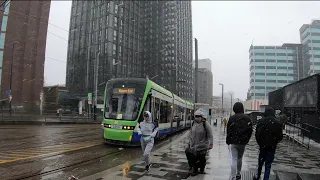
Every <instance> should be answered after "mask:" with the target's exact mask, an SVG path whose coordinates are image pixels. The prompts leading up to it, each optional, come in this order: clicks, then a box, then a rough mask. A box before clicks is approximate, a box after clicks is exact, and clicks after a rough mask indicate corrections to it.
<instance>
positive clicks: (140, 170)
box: [83, 124, 320, 180]
mask: <svg viewBox="0 0 320 180" xmlns="http://www.w3.org/2000/svg"><path fill="white" fill-rule="evenodd" d="M212 128H213V132H214V146H213V149H212V150H211V151H210V152H209V154H208V157H207V159H208V160H207V166H206V170H205V172H206V174H205V175H202V174H199V175H197V176H195V177H191V176H189V175H188V163H187V160H186V156H185V154H184V150H185V147H186V143H187V135H188V132H185V133H184V134H183V135H182V136H181V137H180V138H178V139H177V140H176V141H173V142H171V143H170V144H168V145H167V146H164V147H162V148H160V149H158V150H156V151H155V152H153V153H152V160H151V161H152V167H151V170H150V172H145V171H144V164H143V161H142V159H141V158H140V157H139V158H138V159H137V160H134V161H132V162H127V163H126V164H124V165H120V166H117V167H114V168H112V169H109V170H106V171H103V172H100V173H97V174H94V175H92V176H89V177H86V178H83V179H84V180H103V179H105V180H106V179H108V180H110V179H112V180H113V179H139V180H163V179H167V180H168V179H190V180H191V179H199V180H200V179H210V180H212V179H214V180H228V178H229V173H230V165H229V152H228V148H227V145H226V143H225V138H226V135H225V133H224V132H223V127H221V126H220V124H218V126H217V127H216V126H213V127H212ZM257 156H258V146H257V144H256V141H255V140H254V135H253V136H252V138H251V140H250V142H249V144H248V145H247V146H246V151H245V154H244V158H243V165H242V180H247V179H249V180H252V176H253V174H254V173H255V171H256V169H257ZM298 173H299V177H307V178H302V179H304V180H311V179H312V180H318V178H319V177H320V153H319V152H316V151H307V150H306V149H305V148H303V147H301V146H297V145H296V144H292V143H290V142H288V141H285V140H284V141H283V142H281V143H280V144H279V146H278V149H277V152H276V156H275V161H274V163H273V166H272V172H271V178H270V180H275V179H280V180H281V179H286V178H287V179H290V180H293V179H296V177H297V176H298ZM314 174H317V175H314ZM290 177H291V178H290ZM292 177H294V178H292ZM308 177H309V179H308ZM310 177H311V178H310Z"/></svg>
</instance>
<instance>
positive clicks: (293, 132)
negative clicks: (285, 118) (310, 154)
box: [285, 122, 310, 149]
mask: <svg viewBox="0 0 320 180" xmlns="http://www.w3.org/2000/svg"><path fill="white" fill-rule="evenodd" d="M285 134H286V135H287V137H288V139H289V140H292V141H294V142H297V143H298V144H300V145H302V146H304V147H305V148H307V149H309V147H310V130H308V129H305V128H303V127H301V126H300V125H296V124H291V123H288V122H287V123H286V125H285Z"/></svg>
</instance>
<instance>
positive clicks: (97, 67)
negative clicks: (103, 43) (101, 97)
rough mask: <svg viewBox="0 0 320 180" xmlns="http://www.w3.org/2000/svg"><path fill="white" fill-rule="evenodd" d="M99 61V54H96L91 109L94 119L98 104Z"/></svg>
mask: <svg viewBox="0 0 320 180" xmlns="http://www.w3.org/2000/svg"><path fill="white" fill-rule="evenodd" d="M99 60H100V52H98V55H97V57H96V67H95V78H94V79H95V83H94V108H93V113H94V117H95V116H96V111H97V104H98V78H99Z"/></svg>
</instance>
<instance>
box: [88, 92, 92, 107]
mask: <svg viewBox="0 0 320 180" xmlns="http://www.w3.org/2000/svg"><path fill="white" fill-rule="evenodd" d="M88 104H92V93H88Z"/></svg>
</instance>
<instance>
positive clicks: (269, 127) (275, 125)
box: [253, 106, 283, 180]
mask: <svg viewBox="0 0 320 180" xmlns="http://www.w3.org/2000/svg"><path fill="white" fill-rule="evenodd" d="M282 138H283V134H282V124H281V122H280V121H279V120H278V119H277V118H276V117H275V111H274V109H273V108H272V107H270V106H267V107H266V109H265V117H264V118H262V119H260V120H259V121H258V124H257V127H256V140H257V143H258V144H259V147H260V152H259V159H258V172H257V174H256V175H255V177H254V178H253V179H254V180H258V179H260V175H261V170H262V166H263V164H265V172H264V180H269V176H270V170H271V164H272V162H273V159H274V154H275V152H276V148H277V144H278V143H279V142H280V141H281V140H282Z"/></svg>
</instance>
